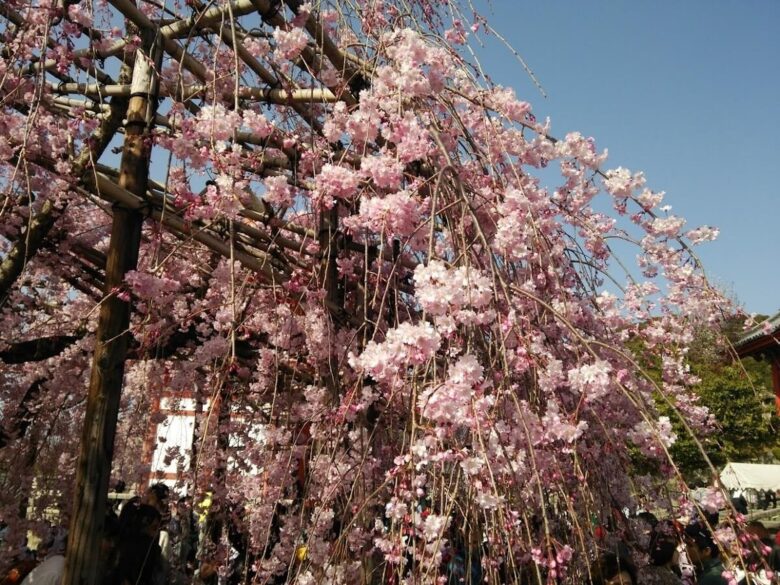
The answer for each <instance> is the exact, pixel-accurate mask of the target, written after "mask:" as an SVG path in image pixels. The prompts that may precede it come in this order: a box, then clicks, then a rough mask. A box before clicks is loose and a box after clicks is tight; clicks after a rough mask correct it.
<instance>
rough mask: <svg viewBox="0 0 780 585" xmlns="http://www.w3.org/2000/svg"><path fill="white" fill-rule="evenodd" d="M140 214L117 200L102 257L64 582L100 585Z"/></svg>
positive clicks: (139, 91)
mask: <svg viewBox="0 0 780 585" xmlns="http://www.w3.org/2000/svg"><path fill="white" fill-rule="evenodd" d="M143 35H144V37H143V38H144V42H143V49H142V51H143V52H144V53H146V54H142V55H138V58H137V59H136V60H135V66H134V69H133V81H132V88H133V91H132V94H131V97H130V103H129V106H128V110H127V121H126V123H125V144H124V151H123V154H122V163H121V168H120V175H119V186H120V187H122V188H123V189H126V190H127V191H129V192H131V193H133V194H136V195H139V196H143V195H144V194H145V193H146V185H147V180H148V173H149V159H150V154H151V141H150V140H149V136H148V133H149V129H150V124H151V122H152V120H153V119H154V114H155V109H156V107H157V96H156V88H157V75H156V72H155V70H154V65H153V64H156V66H157V67H158V68H159V65H160V62H161V59H162V52H161V50H160V43H159V38H158V37H156V36H155V35H154V33H152V32H150V31H143ZM142 223H143V215H142V214H141V213H140V211H139V210H138V209H128V208H126V207H124V206H122V205H115V206H114V209H113V223H112V228H111V241H110V244H109V250H108V255H107V260H106V280H105V295H106V297H107V298H106V299H105V301H104V302H103V303H102V305H101V309H100V316H99V319H98V329H97V335H96V341H95V353H94V356H93V361H92V373H91V376H90V381H89V392H88V395H87V409H86V417H85V420H84V427H83V431H82V436H81V449H80V453H79V462H78V467H77V471H76V474H77V475H76V490H75V495H74V505H73V514H72V516H71V523H70V536H69V539H68V550H67V554H66V559H67V560H66V563H65V574H64V577H63V585H98V584H99V583H100V582H101V580H102V570H103V567H102V566H101V562H102V561H103V559H102V558H101V554H100V548H101V547H100V545H101V538H102V534H103V522H104V518H105V510H106V496H107V493H108V480H109V475H110V473H111V460H112V456H113V450H114V437H115V435H116V423H117V416H118V413H119V398H120V395H121V391H122V379H123V377H124V363H125V358H126V354H127V347H128V343H129V341H130V335H129V331H128V325H129V322H130V304H129V303H128V302H126V301H124V300H122V299H121V298H119V296H118V295H116V294H114V292H113V291H114V290H115V288H116V287H119V286H121V285H122V283H123V281H124V277H125V273H126V272H127V271H129V270H133V269H134V268H135V267H136V264H137V262H138V250H139V247H140V243H141V225H142Z"/></svg>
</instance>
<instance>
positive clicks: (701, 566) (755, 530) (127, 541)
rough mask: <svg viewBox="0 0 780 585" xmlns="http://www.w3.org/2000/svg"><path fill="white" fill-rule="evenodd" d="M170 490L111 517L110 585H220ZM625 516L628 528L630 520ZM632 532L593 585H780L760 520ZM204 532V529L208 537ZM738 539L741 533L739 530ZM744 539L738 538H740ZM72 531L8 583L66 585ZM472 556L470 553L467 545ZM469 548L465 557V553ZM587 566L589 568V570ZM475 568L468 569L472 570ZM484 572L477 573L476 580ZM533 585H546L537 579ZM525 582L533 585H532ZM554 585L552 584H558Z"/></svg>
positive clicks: (594, 568)
mask: <svg viewBox="0 0 780 585" xmlns="http://www.w3.org/2000/svg"><path fill="white" fill-rule="evenodd" d="M169 500H170V491H169V488H168V487H167V486H166V485H164V484H162V483H158V484H155V485H152V486H151V487H149V488H148V490H147V491H146V492H145V493H144V494H143V495H141V496H136V497H132V498H130V499H128V500H126V501H125V502H124V504H123V505H121V506H119V505H117V504H116V503H114V504H112V505H110V506H109V507H108V508H107V511H106V517H105V527H104V533H103V539H102V542H101V550H100V553H101V554H100V559H101V562H102V563H103V565H102V567H101V574H103V575H104V576H105V577H104V579H103V584H104V585H168V584H170V585H184V584H185V583H186V584H188V583H195V582H198V583H200V584H204V585H216V583H217V582H218V581H217V575H216V568H215V567H210V566H209V565H208V563H201V564H200V567H199V569H198V570H196V567H195V565H196V552H197V550H196V549H197V548H198V542H199V540H200V539H202V538H203V537H204V534H199V524H200V523H199V522H198V521H197V520H196V519H195V517H194V516H193V515H192V509H191V506H190V502H189V500H188V499H187V498H186V497H185V498H180V499H179V500H178V502H177V503H176V504H175V505H173V506H171V504H170V501H169ZM618 515H620V516H621V517H622V518H623V519H624V520H626V519H625V517H624V516H623V515H622V514H618ZM630 523H631V525H632V526H633V528H632V529H631V530H630V531H623V532H621V531H620V530H609V531H607V530H603V527H596V530H595V535H596V539H597V541H599V550H600V551H601V552H600V554H597V555H596V558H595V560H594V561H593V562H591V563H590V564H589V565H588V564H587V563H586V564H585V566H586V567H587V571H583V575H585V574H586V575H587V576H584V577H583V583H586V584H589V585H754V584H755V585H771V584H773V583H775V584H776V583H780V579H778V577H780V533H778V534H777V535H775V536H773V535H772V534H771V533H770V532H769V531H768V530H767V528H766V527H765V526H764V524H762V523H761V522H759V521H756V520H753V521H750V522H747V524H745V525H744V530H742V531H741V532H743V534H742V536H741V537H740V538H736V537H735V538H732V539H731V540H729V539H728V538H724V537H723V535H724V534H727V533H729V531H730V530H731V528H730V526H729V524H728V522H724V523H720V524H719V515H718V514H717V513H715V514H701V515H700V516H699V517H697V518H696V519H694V520H693V521H690V522H689V523H687V524H685V525H683V524H681V523H680V522H679V521H673V520H668V519H665V520H660V521H659V520H658V519H657V518H656V517H655V516H654V515H653V514H651V513H649V512H641V513H639V514H635V515H633V517H632V518H631V519H630ZM200 532H202V530H200ZM731 534H732V535H734V533H733V531H732V532H731ZM734 536H735V535H734ZM66 544H67V543H66V533H65V532H64V531H63V530H61V529H59V530H52V532H51V534H49V535H48V536H47V537H46V538H44V539H43V541H42V542H41V544H40V545H39V546H38V549H37V551H36V553H32V552H31V551H25V553H23V554H22V555H20V556H19V557H17V558H16V559H15V562H14V564H13V565H12V566H11V567H10V568H9V569H6V570H5V572H4V573H3V575H2V578H0V585H60V583H61V580H62V576H63V574H64V570H65V556H64V554H65V550H66ZM461 548H463V547H461ZM458 550H459V549H458V547H457V546H456V542H455V540H453V541H452V542H450V543H449V544H448V545H447V546H446V547H445V553H444V554H443V572H444V574H445V575H446V576H447V577H446V582H447V584H448V585H455V584H456V583H468V582H471V583H479V582H481V581H482V576H481V571H480V570H479V561H478V557H479V554H478V553H477V554H476V555H475V556H476V558H472V560H476V563H474V562H469V563H467V562H466V561H465V558H466V557H467V556H469V555H466V554H463V551H461V554H458ZM464 550H465V549H464ZM581 566H582V565H581ZM467 567H468V568H467ZM475 570H476V572H475ZM530 577H531V578H530V580H528V583H536V582H539V579H540V578H542V576H541V575H540V574H538V573H537V578H536V580H534V579H533V576H530ZM523 582H525V580H524V581H523ZM548 582H550V581H549V580H548Z"/></svg>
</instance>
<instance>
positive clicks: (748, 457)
mask: <svg viewBox="0 0 780 585" xmlns="http://www.w3.org/2000/svg"><path fill="white" fill-rule="evenodd" d="M741 331H742V327H741V323H739V322H737V321H736V320H734V321H729V322H727V323H726V324H725V325H724V328H723V333H724V334H725V335H726V336H728V337H729V338H731V339H732V340H733V339H734V338H736V337H739V334H740V332H741ZM631 349H632V350H633V351H634V354H635V355H637V356H642V357H643V359H642V360H640V362H642V364H641V365H642V366H643V367H644V368H646V372H647V373H648V375H649V376H650V377H651V378H652V379H653V380H654V381H655V382H656V383H658V384H660V382H661V372H660V364H659V362H658V359H657V358H656V357H655V356H652V354H648V353H646V352H641V351H637V350H639V349H641V348H636V347H632V348H631ZM730 353H731V352H730V351H729V349H728V346H727V344H726V343H724V336H723V335H716V334H713V333H711V332H707V333H702V334H701V335H699V336H698V337H697V340H696V343H694V344H693V346H692V347H691V350H690V352H689V353H688V356H687V363H688V366H689V367H690V370H691V373H693V374H695V375H696V376H697V377H698V378H700V379H701V382H700V383H699V384H698V385H697V386H696V387H695V388H694V391H695V393H696V394H697V395H698V396H699V400H700V402H699V403H700V404H701V405H702V406H706V407H707V408H708V409H709V410H710V412H711V413H712V414H713V415H714V417H715V419H716V420H717V423H718V429H717V431H716V432H715V433H713V434H712V435H711V436H708V437H702V438H700V441H701V444H702V446H703V448H704V451H705V452H706V454H707V457H708V458H709V459H710V461H711V462H712V464H713V465H714V466H715V467H716V468H721V467H722V466H723V465H724V464H725V463H726V462H728V461H740V462H756V463H758V462H770V461H773V460H776V459H780V457H778V455H780V436H778V435H780V433H779V432H778V431H780V420H779V419H778V417H777V415H776V414H775V408H774V394H773V391H772V375H771V366H770V364H769V363H768V362H766V361H757V360H755V359H753V358H746V359H743V360H732V359H731V358H730V357H729V354H730ZM658 410H659V413H660V414H661V415H665V416H668V417H669V418H670V419H671V421H672V424H673V426H674V430H675V432H676V433H677V437H678V438H677V442H676V443H675V444H674V445H673V446H672V448H671V450H670V453H671V455H672V457H673V459H674V461H675V464H676V465H677V466H678V467H679V468H680V470H681V471H682V473H683V476H684V477H685V479H686V480H687V481H689V482H691V481H693V482H699V481H709V479H710V470H709V467H708V466H707V464H706V462H705V460H704V458H703V456H702V454H701V451H700V449H699V447H698V445H697V444H696V441H694V439H693V438H692V437H690V436H688V434H687V433H686V431H685V429H684V427H683V425H682V423H681V422H680V420H679V418H678V415H677V414H676V413H675V412H674V410H673V409H672V408H671V407H670V406H669V405H668V404H666V403H665V402H663V401H662V400H660V398H659V401H658ZM634 463H635V464H636V465H637V466H638V467H639V468H645V467H646V465H647V461H644V460H643V459H642V458H640V457H637V458H635V460H634Z"/></svg>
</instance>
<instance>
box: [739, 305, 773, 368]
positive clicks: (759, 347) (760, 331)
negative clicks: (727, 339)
mask: <svg viewBox="0 0 780 585" xmlns="http://www.w3.org/2000/svg"><path fill="white" fill-rule="evenodd" d="M773 346H774V347H777V349H780V312H778V313H776V314H774V315H772V316H771V317H769V318H768V319H767V320H766V321H762V322H761V323H759V324H758V325H756V326H755V327H753V328H752V329H750V330H749V331H747V333H745V335H743V336H742V337H740V338H739V339H738V340H737V341H736V342H735V343H734V348H735V349H736V350H737V353H738V354H739V355H740V356H741V357H744V356H748V355H752V354H754V353H759V352H762V351H764V350H767V349H771V348H772V347H773Z"/></svg>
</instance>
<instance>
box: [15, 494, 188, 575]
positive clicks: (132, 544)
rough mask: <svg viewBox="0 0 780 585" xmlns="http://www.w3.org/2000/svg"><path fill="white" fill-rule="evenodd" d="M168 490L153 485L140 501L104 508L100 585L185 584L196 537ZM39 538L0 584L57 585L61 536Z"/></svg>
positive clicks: (183, 506) (63, 546) (180, 505)
mask: <svg viewBox="0 0 780 585" xmlns="http://www.w3.org/2000/svg"><path fill="white" fill-rule="evenodd" d="M169 498H170V490H169V488H168V486H166V485H165V484H162V483H158V484H154V485H152V486H151V487H149V489H148V490H147V491H146V492H145V493H144V494H143V495H141V496H136V497H132V498H130V499H128V500H126V501H125V502H124V503H123V504H121V505H120V500H114V501H112V502H110V504H109V506H108V507H107V509H106V517H105V522H104V528H103V537H102V540H101V543H100V556H99V558H100V562H101V563H102V566H101V567H100V572H101V574H103V575H104V576H105V577H104V579H103V584H104V585H169V584H170V585H176V584H184V583H190V582H191V581H192V575H193V573H194V561H195V548H194V546H193V543H195V542H197V535H195V534H193V522H192V521H191V517H190V512H189V504H188V502H187V501H186V498H181V499H180V500H179V501H178V502H177V504H176V505H175V506H173V507H171V505H170V502H169ZM56 532H57V536H56V537H51V538H46V539H44V540H43V541H42V542H41V544H40V545H39V546H38V547H37V549H36V550H35V551H34V552H33V551H31V550H29V549H26V548H25V550H24V551H22V553H20V554H19V555H17V557H16V558H15V559H14V561H13V563H12V565H11V566H10V567H9V568H7V569H6V570H5V571H4V574H3V576H2V578H1V579H0V585H59V584H60V583H61V581H62V576H63V574H64V571H65V556H64V555H65V549H66V544H67V541H66V537H65V536H64V535H65V532H64V531H62V530H61V529H60V530H57V531H56Z"/></svg>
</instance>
